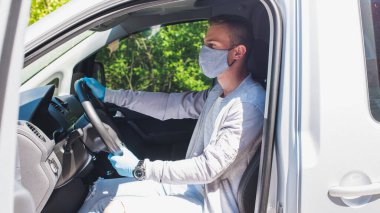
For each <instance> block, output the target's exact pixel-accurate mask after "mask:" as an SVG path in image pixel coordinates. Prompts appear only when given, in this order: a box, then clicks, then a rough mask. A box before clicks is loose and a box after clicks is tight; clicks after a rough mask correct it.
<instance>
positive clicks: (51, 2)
mask: <svg viewBox="0 0 380 213" xmlns="http://www.w3.org/2000/svg"><path fill="white" fill-rule="evenodd" d="M69 1H70V0H32V7H31V9H30V18H29V25H31V24H33V23H34V22H36V21H38V20H39V19H40V18H42V17H44V16H46V15H47V14H49V13H51V12H53V11H54V10H56V9H57V8H58V7H60V6H62V5H63V4H65V3H67V2H69Z"/></svg>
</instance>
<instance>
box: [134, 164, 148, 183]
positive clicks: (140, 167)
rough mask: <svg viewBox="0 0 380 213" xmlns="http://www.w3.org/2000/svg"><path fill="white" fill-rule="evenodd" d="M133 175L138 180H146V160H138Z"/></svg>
mask: <svg viewBox="0 0 380 213" xmlns="http://www.w3.org/2000/svg"><path fill="white" fill-rule="evenodd" d="M132 175H133V177H134V178H135V179H136V180H140V181H141V180H145V177H146V167H145V160H140V161H138V162H137V165H136V166H135V169H134V170H133V171H132Z"/></svg>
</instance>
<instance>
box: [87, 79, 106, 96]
mask: <svg viewBox="0 0 380 213" xmlns="http://www.w3.org/2000/svg"><path fill="white" fill-rule="evenodd" d="M82 81H84V82H85V83H86V84H87V86H88V87H89V88H90V89H91V91H92V94H94V96H95V97H96V98H97V99H99V100H101V101H104V96H105V94H106V88H105V87H104V86H103V85H101V84H100V83H99V82H98V81H97V80H95V79H94V78H87V77H84V78H82Z"/></svg>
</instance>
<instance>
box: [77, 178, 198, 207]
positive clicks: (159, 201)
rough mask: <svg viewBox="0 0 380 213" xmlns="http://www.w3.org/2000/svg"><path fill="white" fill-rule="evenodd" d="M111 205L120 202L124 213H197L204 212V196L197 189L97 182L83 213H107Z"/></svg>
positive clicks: (125, 181) (120, 181) (124, 181)
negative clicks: (105, 211)
mask: <svg viewBox="0 0 380 213" xmlns="http://www.w3.org/2000/svg"><path fill="white" fill-rule="evenodd" d="M111 201H120V202H121V203H122V206H123V208H124V212H139V213H142V212H143V213H144V212H164V213H172V212H173V213H174V212H189V213H197V212H202V210H203V195H202V194H201V193H200V192H199V190H198V189H197V187H196V186H193V185H168V184H161V183H158V182H154V181H149V180H146V181H135V180H134V178H116V179H99V180H97V181H96V182H95V183H94V186H93V187H92V189H91V190H90V192H89V194H88V196H87V198H86V200H85V201H84V204H83V206H82V207H81V209H80V210H79V212H80V213H100V212H103V210H104V209H105V208H106V207H107V206H108V204H109V203H110V202H111Z"/></svg>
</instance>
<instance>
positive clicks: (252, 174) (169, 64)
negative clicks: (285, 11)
mask: <svg viewBox="0 0 380 213" xmlns="http://www.w3.org/2000/svg"><path fill="white" fill-rule="evenodd" d="M120 2H122V1H120ZM104 4H106V5H107V6H108V10H107V11H105V10H103V9H99V8H98V10H90V9H89V11H88V13H86V14H91V15H89V16H88V17H85V18H83V19H80V20H76V19H72V23H70V24H67V25H66V26H69V27H67V28H66V29H65V31H63V30H61V29H56V30H52V31H51V32H50V33H49V34H48V35H49V36H50V37H49V36H46V37H44V38H43V39H42V40H41V41H35V42H34V43H35V44H36V45H35V46H33V45H29V46H28V48H27V53H26V61H25V65H26V68H28V67H33V66H37V65H40V66H39V68H38V69H36V70H35V72H33V73H32V74H31V73H27V75H26V76H27V77H26V78H25V81H30V82H32V81H33V85H32V84H31V83H29V85H30V87H34V86H37V85H41V83H43V82H45V81H46V79H44V77H43V76H51V75H53V74H54V73H60V74H61V75H62V78H61V79H62V81H60V82H59V87H60V88H59V89H58V91H59V93H58V95H61V94H70V92H71V93H73V91H74V90H73V88H72V84H73V82H75V80H77V79H79V78H81V77H84V76H88V77H95V78H97V79H98V80H99V81H100V82H102V83H104V84H105V85H106V86H107V87H109V88H113V89H118V88H124V89H134V90H145V91H156V92H158V91H159V92H181V91H185V90H203V89H205V88H207V87H208V86H210V85H211V84H212V82H211V81H210V80H208V79H206V78H204V77H203V75H202V74H201V73H200V69H199V68H198V67H197V66H198V61H197V59H198V55H197V53H198V50H199V48H200V46H201V44H202V37H203V35H202V30H204V31H205V30H206V27H207V24H205V21H200V20H206V19H208V18H210V17H212V16H215V15H219V14H235V15H241V16H244V17H246V18H247V19H249V20H250V21H251V22H252V26H253V28H254V36H253V37H252V41H253V43H254V45H253V52H252V55H251V58H250V59H249V67H250V69H251V70H252V75H253V78H254V79H255V80H256V81H259V82H260V83H261V84H262V85H263V87H264V88H266V89H267V102H266V105H267V106H266V112H265V113H266V114H265V119H266V120H265V124H264V125H265V127H264V136H263V145H262V150H261V152H258V153H257V155H256V156H255V157H254V158H253V160H252V161H251V164H250V166H249V168H248V169H247V171H246V172H245V174H244V179H243V180H242V182H241V184H240V185H241V186H240V187H239V190H240V192H239V196H240V197H239V200H238V202H239V208H240V210H241V212H253V210H254V208H257V209H259V210H260V212H265V211H264V209H265V207H266V204H267V195H268V190H269V182H268V181H269V179H268V178H269V177H270V169H271V166H272V164H271V160H272V154H273V140H274V138H273V134H274V124H275V117H276V105H277V90H278V79H279V70H280V58H281V51H280V50H281V36H282V29H281V24H282V23H281V19H280V15H279V12H278V9H277V6H276V4H275V3H274V1H270V0H263V1H258V0H257V1H256V0H252V1H251V0H238V1H233V2H232V1H224V0H223V1H214V0H198V1H171V2H162V1H143V2H141V3H139V1H136V2H134V1H132V2H129V1H125V2H123V3H120V4H118V5H116V6H110V5H111V3H110V2H109V1H108V2H107V3H104ZM69 20H70V19H69ZM189 29H193V30H189ZM194 29H195V30H194ZM69 41H72V43H71V44H72V45H70V46H69V47H68V46H67V44H68V43H69ZM74 41H75V42H74ZM37 44H38V45H37ZM64 46H67V48H65V49H64V51H59V54H58V52H57V50H59V48H60V47H64ZM49 54H52V55H51V56H54V60H50V61H49V63H44V64H41V63H37V62H38V60H39V59H40V58H43V57H48V56H49ZM165 54H167V55H165ZM268 72H269V74H268ZM267 76H270V78H268V77H267ZM38 81H40V82H38ZM70 84H71V85H70ZM70 90H71V91H70ZM111 109H112V107H111ZM113 109H114V110H115V117H114V118H115V120H116V121H117V125H120V128H121V129H127V131H125V132H124V133H123V134H126V135H125V136H126V137H127V138H128V139H129V141H128V144H129V147H130V148H131V149H132V150H134V151H135V153H136V155H137V156H138V157H141V158H142V157H149V158H151V159H170V160H175V159H180V158H183V156H184V154H185V151H186V148H187V143H188V141H189V140H190V137H191V134H192V131H193V129H194V126H195V122H196V121H194V120H191V119H190V120H177V121H173V120H170V121H164V122H162V121H158V120H154V119H152V118H148V117H144V116H142V115H139V114H137V113H134V112H130V111H125V110H123V109H120V108H117V107H114V108H113ZM183 141H185V142H187V143H183ZM178 142H181V143H178ZM260 154H261V156H260ZM103 157H104V156H103ZM97 159H98V160H99V161H101V160H102V159H103V158H102V157H101V156H99V157H98V158H97ZM95 166H96V167H97V166H98V167H101V166H103V165H101V163H99V164H95ZM268 171H269V172H268ZM103 172H104V173H103V174H102V175H104V177H106V178H107V177H111V176H112V174H111V176H107V175H108V174H110V173H108V171H103ZM79 182H80V181H79ZM89 182H90V181H89V179H86V181H84V182H83V183H78V182H76V183H75V184H74V187H78V186H77V184H79V185H80V184H84V185H86V186H88V185H89ZM67 187H71V186H70V184H68V185H67ZM256 188H257V190H256ZM72 192H73V189H64V188H60V189H59V190H56V191H55V192H54V193H53V196H52V197H56V198H59V197H70V196H69V193H72ZM256 192H257V193H256ZM256 194H257V195H258V196H256ZM78 197H80V196H78ZM82 197H83V196H82ZM73 199H74V198H73ZM255 199H256V205H255V202H253V201H254V200H255ZM82 201H83V200H80V201H79V202H78V201H75V202H74V201H73V203H74V204H75V205H76V206H71V209H73V208H74V209H75V208H76V207H77V206H78V203H80V202H82ZM74 204H73V205H74ZM65 205H67V204H65V203H62V202H61V201H57V199H56V200H54V199H52V200H50V201H49V202H48V209H50V210H51V209H63V210H64V209H66V210H67V208H68V206H65Z"/></svg>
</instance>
